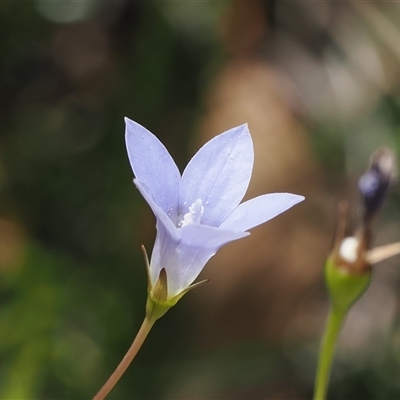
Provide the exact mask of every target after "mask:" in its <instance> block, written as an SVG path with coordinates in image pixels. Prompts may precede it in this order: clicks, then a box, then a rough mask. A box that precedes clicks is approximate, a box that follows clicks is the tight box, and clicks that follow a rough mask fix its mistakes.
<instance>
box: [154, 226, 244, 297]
mask: <svg viewBox="0 0 400 400" xmlns="http://www.w3.org/2000/svg"><path fill="white" fill-rule="evenodd" d="M181 231H182V232H181V233H182V235H181V237H182V240H175V239H174V238H173V237H172V236H171V235H170V233H169V231H168V230H167V229H166V227H165V226H164V225H163V224H162V223H160V221H157V237H156V241H155V244H154V248H153V253H152V256H151V263H150V274H151V282H152V284H153V285H154V284H155V282H156V281H157V279H158V276H159V274H160V271H161V269H162V268H165V270H166V273H167V286H168V297H169V298H172V297H174V296H175V295H177V294H178V293H180V292H181V291H182V290H184V289H186V288H187V287H188V286H190V285H191V284H192V283H193V281H194V280H195V279H196V278H197V276H198V275H199V274H200V272H201V270H202V269H203V268H204V266H205V264H206V263H207V261H208V260H209V259H210V258H211V257H212V256H213V255H214V254H215V253H216V252H217V250H218V249H219V248H220V247H221V246H223V245H224V244H226V243H228V242H230V241H232V240H236V239H240V238H242V237H244V236H247V235H248V234H249V233H247V232H240V233H238V232H230V231H225V230H222V229H217V228H212V227H207V226H204V225H203V226H202V225H188V226H187V227H184V228H182V229H181Z"/></svg>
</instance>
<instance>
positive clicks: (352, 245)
mask: <svg viewBox="0 0 400 400" xmlns="http://www.w3.org/2000/svg"><path fill="white" fill-rule="evenodd" d="M358 245H359V242H358V239H356V238H355V237H354V236H351V237H347V238H345V239H343V241H342V243H341V245H340V248H339V254H340V255H341V256H342V257H343V258H344V259H345V261H347V262H349V263H353V262H355V261H356V260H357V254H358Z"/></svg>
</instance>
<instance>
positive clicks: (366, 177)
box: [358, 148, 397, 223]
mask: <svg viewBox="0 0 400 400" xmlns="http://www.w3.org/2000/svg"><path fill="white" fill-rule="evenodd" d="M396 173H397V168H396V159H395V156H394V153H393V151H392V150H390V149H388V148H381V149H378V150H377V151H375V152H374V153H373V154H372V156H371V162H370V165H369V167H368V169H367V171H366V172H365V173H364V174H363V175H362V176H361V178H360V179H359V181H358V190H359V191H360V195H361V199H362V202H363V208H364V209H363V218H364V222H365V223H368V222H369V221H370V220H371V218H372V217H373V216H374V215H375V214H376V213H377V211H378V210H379V209H380V207H381V206H382V203H383V201H384V200H385V198H386V195H387V193H388V191H389V187H390V186H391V184H392V182H393V181H394V179H395V177H396Z"/></svg>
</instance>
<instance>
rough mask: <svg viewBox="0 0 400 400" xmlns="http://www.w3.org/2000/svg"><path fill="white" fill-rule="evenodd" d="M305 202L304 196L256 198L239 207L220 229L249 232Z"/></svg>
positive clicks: (277, 194)
mask: <svg viewBox="0 0 400 400" xmlns="http://www.w3.org/2000/svg"><path fill="white" fill-rule="evenodd" d="M303 200H304V197H303V196H299V195H296V194H291V193H270V194H264V195H262V196H258V197H255V198H254V199H251V200H248V201H246V202H244V203H242V204H240V205H239V207H238V208H237V209H236V210H235V211H234V212H233V213H232V214H231V215H229V217H228V218H227V219H226V220H225V221H224V222H222V224H221V225H220V228H222V229H229V230H233V231H235V232H242V231H247V230H248V229H251V228H253V227H255V226H257V225H260V224H263V223H264V222H267V221H269V220H270V219H272V218H274V217H276V216H277V215H279V214H280V213H282V212H284V211H286V210H288V209H289V208H290V207H292V206H294V205H295V204H297V203H299V202H301V201H303Z"/></svg>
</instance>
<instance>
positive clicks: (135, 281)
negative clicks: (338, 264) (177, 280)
mask: <svg viewBox="0 0 400 400" xmlns="http://www.w3.org/2000/svg"><path fill="white" fill-rule="evenodd" d="M399 19H400V8H399V6H398V4H397V3H385V4H382V3H374V2H361V3H360V2H354V3H353V2H348V3H347V2H329V1H321V2H277V1H276V2H275V1H269V2H243V1H239V0H238V1H231V2H229V1H228V2H208V1H204V2H203V1H202V2H189V1H188V2H185V1H183V2H151V1H148V2H135V1H132V2H128V1H126V2H123V1H111V0H110V1H98V2H97V1H90V2H84V1H72V0H71V1H67V0H65V1H61V2H48V1H40V0H38V1H32V2H17V1H15V2H14V1H8V2H0V299H1V302H0V371H1V374H0V398H4V399H33V398H49V399H54V398H57V399H61V398H64V399H74V398H90V397H91V396H93V395H94V394H95V393H96V391H97V390H98V389H99V388H100V387H101V385H102V384H103V383H104V381H105V380H106V379H107V377H108V376H109V374H110V373H111V372H112V371H113V369H114V368H115V366H116V365H117V363H118V362H119V361H120V359H121V358H122V356H123V354H124V353H125V351H126V349H127V348H128V347H129V345H130V343H131V341H132V339H133V337H134V335H135V333H136V331H137V329H138V327H139V326H140V323H141V320H142V318H143V316H144V305H145V299H146V276H145V268H144V262H143V260H142V257H141V253H140V244H142V243H144V244H145V245H146V246H147V248H148V250H149V251H150V249H151V246H152V242H153V238H154V234H155V228H154V221H153V218H152V215H151V212H150V211H149V209H148V208H147V206H146V204H145V202H144V201H143V199H141V198H140V196H139V194H138V192H137V190H136V189H135V188H134V185H133V184H132V178H133V177H132V172H131V170H130V167H129V163H128V160H127V156H126V151H125V145H124V125H123V117H124V116H128V117H130V118H132V119H134V120H136V121H138V122H140V123H141V124H142V125H144V126H146V127H148V128H149V129H150V130H151V131H152V132H154V133H155V134H157V136H158V137H159V138H160V139H161V140H162V141H163V143H165V144H166V146H167V147H168V149H169V151H170V152H171V153H172V155H173V156H174V158H175V160H177V162H178V164H179V165H180V166H184V165H185V164H186V162H187V160H188V159H189V158H190V156H191V154H193V153H194V150H195V149H196V147H197V145H195V144H194V143H197V144H199V143H204V142H205V141H206V140H207V139H208V138H209V137H211V136H213V135H215V134H217V133H220V132H222V131H223V130H226V129H228V128H230V127H232V126H235V125H238V124H240V123H243V122H248V123H249V127H250V131H251V132H252V135H253V139H254V142H255V152H256V165H255V170H254V178H253V181H252V184H251V186H250V189H249V191H250V193H249V197H252V196H253V195H257V194H260V193H263V192H267V191H271V192H273V191H288V192H297V193H299V194H305V195H306V196H307V200H306V203H305V204H304V206H301V207H302V208H300V207H299V209H297V210H293V211H290V212H289V213H287V215H284V216H282V217H280V218H279V219H278V220H277V221H273V222H271V223H270V224H268V225H267V227H265V228H257V229H256V230H255V231H254V233H253V234H252V236H251V238H249V239H246V240H245V241H243V244H242V243H241V244H238V245H231V246H227V248H226V249H224V250H223V251H222V252H221V254H219V255H218V256H216V257H215V259H214V260H213V262H211V263H210V265H209V266H207V267H206V269H205V272H204V274H203V275H202V276H203V277H204V278H208V277H211V278H212V281H211V283H210V284H208V285H205V286H203V287H201V288H199V289H197V292H193V293H190V294H189V295H188V296H187V298H185V300H184V301H182V302H181V303H180V304H179V305H178V306H177V307H175V308H174V309H173V310H171V311H170V312H169V313H168V314H167V315H166V316H165V317H164V318H163V319H161V320H160V321H159V322H157V324H156V325H155V327H154V329H153V331H152V332H151V334H150V336H149V338H148V339H147V341H146V343H145V345H144V347H143V348H142V349H141V351H140V353H139V355H138V357H137V358H136V360H135V361H134V363H133V364H132V366H131V367H130V369H129V370H128V372H127V374H126V375H125V376H124V377H123V379H122V380H121V382H120V383H119V384H118V386H117V387H116V388H115V390H114V391H113V392H112V393H111V395H110V398H114V399H119V398H132V399H146V398H147V399H153V398H192V399H194V398H199V399H200V398H243V399H248V398H271V399H272V398H274V399H276V398H282V399H294V398H298V399H300V398H310V397H311V391H312V386H313V377H314V373H315V368H316V359H317V355H316V351H317V349H318V345H319V335H320V334H321V332H322V325H323V322H324V318H325V316H326V312H327V296H326V293H325V291H324V288H323V283H322V263H323V260H324V258H325V256H326V255H327V253H328V250H329V245H330V240H331V237H332V235H333V229H334V223H335V207H336V203H337V201H338V200H339V199H341V198H347V199H349V200H351V201H353V204H354V205H356V201H357V197H356V191H355V182H356V179H357V177H358V176H359V174H360V173H361V172H362V171H363V170H364V169H365V167H366V164H367V161H368V158H369V154H370V153H371V152H372V151H373V150H374V149H375V148H376V147H377V146H379V145H383V144H385V145H388V146H390V147H391V148H393V149H394V150H395V151H397V152H398V151H399V148H400V131H399V129H400V106H399V104H400V103H399V98H400V97H399V87H400V79H399V77H400V75H399V74H398V70H399V68H400V48H399V46H400V39H399V38H400V30H399V29H398V28H397V27H398V22H399ZM399 193H400V192H399V190H398V189H396V188H395V190H394V193H392V196H391V199H390V202H389V204H388V205H387V207H386V209H385V211H384V213H383V215H382V220H381V222H380V223H379V225H378V228H377V242H379V243H389V242H391V241H394V240H399V238H400V232H399V228H398V226H399V221H400V212H399ZM354 212H356V208H354ZM399 263H400V261H399V260H394V261H393V262H391V263H388V265H386V266H385V265H383V266H382V267H378V268H377V270H376V274H375V277H374V282H373V284H372V287H371V289H370V290H369V291H368V292H367V293H366V295H365V297H364V299H363V300H362V301H360V304H359V305H358V306H356V307H355V310H354V312H353V313H352V314H350V317H349V321H348V322H349V323H348V324H347V325H346V327H345V330H344V332H343V336H342V342H341V343H340V344H339V353H338V359H337V362H336V364H335V365H334V373H333V381H332V387H331V392H330V393H331V396H332V398H343V399H363V400H364V399H382V398H386V399H390V398H393V399H394V398H399V396H400V387H399V379H398V371H399V370H400V348H399V343H400V342H399V334H400V329H399V326H400V325H399V321H400V320H399V318H398V304H399V297H398V294H397V291H398V282H399V273H398V271H397V269H396V266H397V267H398V265H399Z"/></svg>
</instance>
